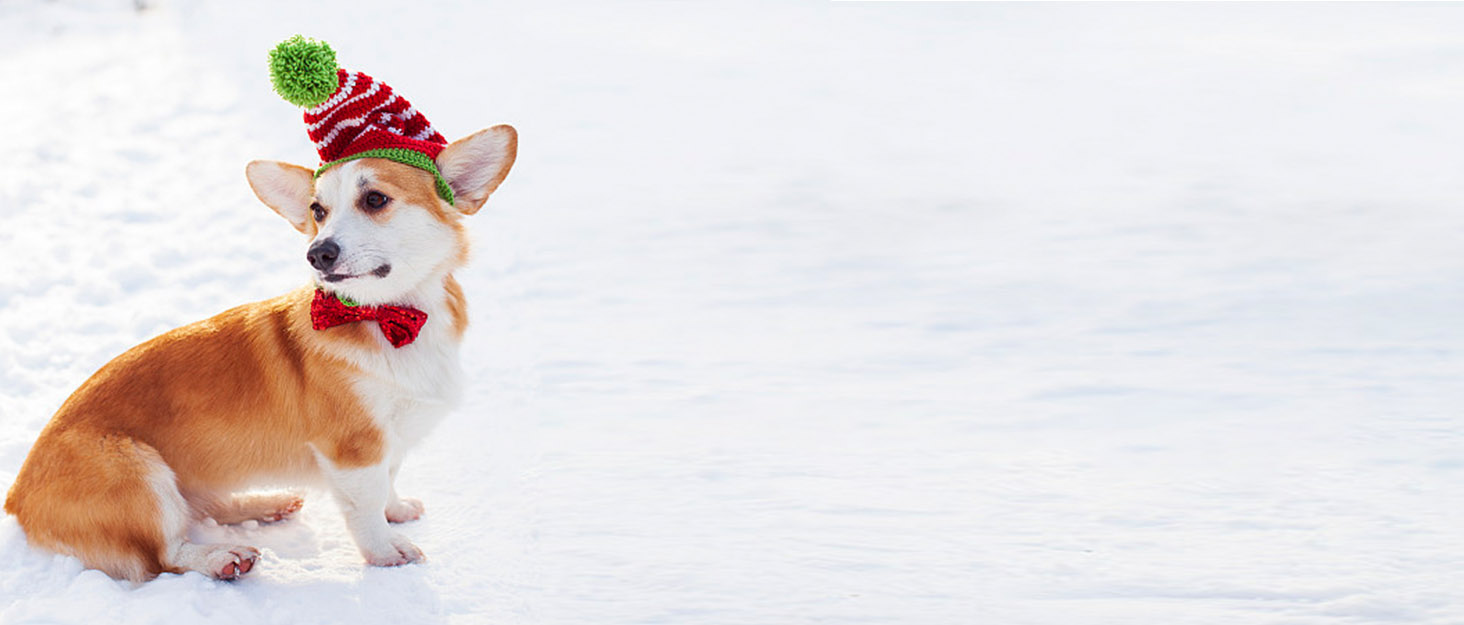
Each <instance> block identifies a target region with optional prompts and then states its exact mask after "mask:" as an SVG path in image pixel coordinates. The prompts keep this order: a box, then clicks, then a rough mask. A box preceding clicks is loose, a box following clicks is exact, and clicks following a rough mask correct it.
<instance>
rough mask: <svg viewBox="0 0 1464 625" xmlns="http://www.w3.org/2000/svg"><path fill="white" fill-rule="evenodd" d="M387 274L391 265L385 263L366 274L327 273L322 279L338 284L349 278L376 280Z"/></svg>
mask: <svg viewBox="0 0 1464 625" xmlns="http://www.w3.org/2000/svg"><path fill="white" fill-rule="evenodd" d="M389 273H391V265H390V264H387V263H382V264H381V266H380V267H377V268H375V269H372V270H371V271H368V272H366V273H358V274H349V273H328V274H325V275H324V276H322V277H323V278H324V279H325V281H326V282H340V281H342V280H350V279H351V278H365V277H367V276H375V277H377V278H385V277H386V275H387V274H389Z"/></svg>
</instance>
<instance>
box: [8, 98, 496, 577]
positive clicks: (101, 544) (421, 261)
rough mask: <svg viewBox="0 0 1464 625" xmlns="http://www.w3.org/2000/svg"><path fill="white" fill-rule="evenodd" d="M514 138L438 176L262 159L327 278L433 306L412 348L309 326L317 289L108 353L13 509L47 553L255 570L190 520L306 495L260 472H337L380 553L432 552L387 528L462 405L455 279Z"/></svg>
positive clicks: (28, 475)
mask: <svg viewBox="0 0 1464 625" xmlns="http://www.w3.org/2000/svg"><path fill="white" fill-rule="evenodd" d="M517 145H518V138H517V133H516V132H515V131H514V129H513V128H512V127H510V126H502V125H501V126H494V127H492V128H488V129H486V130H482V131H480V132H478V133H476V134H473V135H471V136H468V137H466V138H464V139H461V140H459V141H456V142H454V143H452V144H451V145H449V146H448V147H447V148H446V149H444V150H443V151H442V152H441V154H439V155H438V156H437V158H436V159H435V161H436V165H437V167H438V169H439V170H440V171H441V173H442V176H443V178H444V179H445V180H446V181H447V182H448V184H449V185H451V187H452V190H453V192H454V194H455V196H456V203H455V204H449V203H447V202H446V201H444V200H443V199H441V198H440V197H439V196H438V193H437V192H435V190H434V178H433V176H432V174H430V173H428V172H427V171H425V170H423V169H419V168H416V167H412V166H409V165H404V164H401V163H398V162H394V161H390V160H383V159H379V158H363V159H359V160H354V161H350V162H347V163H344V164H341V165H338V166H335V167H331V168H330V169H328V170H326V171H325V172H324V173H323V174H321V176H320V177H319V178H318V179H315V178H313V176H312V172H311V170H309V169H306V168H304V167H299V166H295V165H290V164H286V163H279V162H266V161H255V162H252V163H250V164H249V166H248V168H247V175H248V178H249V184H250V186H251V187H252V188H253V189H254V193H255V194H256V195H258V196H259V199H260V200H262V201H263V202H264V203H265V204H267V205H269V207H270V208H273V209H274V210H275V211H276V212H278V213H279V214H280V215H281V216H283V217H284V218H285V219H287V220H289V222H290V224H291V225H293V226H294V227H295V228H296V229H297V230H299V231H300V232H303V233H305V234H306V235H308V236H309V237H311V246H310V252H309V253H308V256H309V261H310V263H311V265H312V266H313V267H314V272H315V282H316V284H317V285H319V288H324V289H326V290H328V291H330V292H332V293H335V294H338V295H339V296H341V297H342V298H350V299H353V300H355V301H356V302H358V303H359V304H360V305H363V306H373V305H386V304H390V305H402V306H410V307H413V308H417V309H419V310H421V311H423V312H426V313H427V321H426V324H425V325H423V326H422V328H421V330H420V334H419V335H418V336H417V337H416V339H415V340H414V341H412V342H411V343H410V344H408V345H404V346H402V347H400V348H396V347H393V346H392V344H391V343H389V342H388V340H387V338H386V337H385V336H383V333H382V332H381V331H378V328H377V326H376V324H375V323H368V322H358V323H347V324H344V325H337V326H335V327H331V328H328V329H324V330H315V329H313V328H312V325H311V314H310V308H311V302H312V296H313V295H314V292H315V289H316V288H317V287H316V286H311V287H307V288H302V289H300V290H296V291H293V292H291V293H288V294H285V295H282V296H280V297H276V298H274V299H269V300H265V301H262V302H256V303H253V304H246V305H244V306H240V307H238V308H233V309H231V310H228V311H225V312H223V313H221V314H219V315H218V316H215V317H213V318H210V319H207V320H204V321H201V322H198V323H194V324H192V325H187V326H184V327H181V328H178V329H176V330H173V331H170V332H167V333H165V334H163V335H161V336H158V337H156V338H154V339H152V340H149V341H147V342H145V343H143V344H141V345H139V346H137V347H134V348H132V349H131V350H129V351H127V352H126V353H124V354H122V355H121V356H118V357H117V358H116V359H114V360H112V361H111V362H109V363H107V364H106V365H105V366H103V367H102V368H101V370H99V371H97V372H96V374H94V375H93V376H92V377H91V378H90V379H89V380H87V381H86V382H85V383H84V384H82V385H81V388H79V389H77V390H76V392H75V393H74V394H72V395H71V397H70V398H69V399H67V400H66V402H65V403H64V404H62V406H61V409H60V410H58V411H57V412H56V415H55V416H54V417H53V418H52V419H51V422H50V423H49V424H48V425H47V426H46V428H45V429H44V430H43V431H42V432H41V435H40V438H39V440H37V441H36V444H35V447H34V448H33V449H32V450H31V452H30V455H29V456H28V457H27V458H26V461H25V465H24V466H23V467H22V468H21V470H20V474H19V476H18V477H17V478H16V480H15V484H14V485H13V486H12V487H11V489H10V494H9V496H8V497H7V498H6V501H5V510H6V511H7V512H9V513H10V514H13V515H15V517H16V518H17V519H18V520H19V522H20V525H21V526H22V527H23V528H24V530H25V533H26V537H27V538H28V539H29V541H30V542H31V543H32V544H33V545H36V546H39V547H43V548H46V549H50V550H53V551H56V552H60V553H65V554H70V555H73V556H76V557H78V558H80V559H81V561H82V563H84V564H85V565H86V566H87V567H89V568H95V569H99V570H102V571H104V572H106V573H107V574H109V575H111V576H113V577H117V578H125V579H131V580H139V581H141V580H147V579H151V578H152V577H154V576H156V575H158V574H159V573H162V572H183V571H200V572H202V573H204V574H206V575H210V576H213V577H217V578H221V579H233V578H236V577H238V576H240V575H243V574H244V573H248V572H249V571H250V570H251V569H252V568H254V565H255V563H256V560H257V559H258V557H259V552H258V551H257V550H256V549H254V548H252V547H248V546H242V545H229V544H195V543H191V542H189V541H188V540H187V530H188V527H189V525H190V524H191V523H192V522H194V521H196V520H199V519H201V518H204V517H212V518H214V519H216V520H217V521H218V522H220V523H238V522H242V521H246V520H249V519H258V520H261V521H275V520H279V519H281V518H284V517H286V516H289V515H290V514H292V513H293V512H295V511H296V510H298V509H299V507H300V505H301V503H302V501H301V498H300V497H299V496H298V495H295V494H257V493H256V494H239V493H240V492H241V491H242V490H243V489H247V488H249V487H251V486H257V485H260V484H266V483H283V482H304V483H310V482H312V481H315V480H317V479H318V478H324V482H325V483H326V484H328V486H329V487H330V490H331V491H332V492H333V493H334V495H335V497H336V499H337V501H338V503H339V504H340V508H341V511H342V513H343V514H344V515H345V519H346V525H347V527H348V528H349V529H350V531H351V534H352V536H353V538H354V539H355V541H356V545H357V546H358V547H359V548H360V550H361V554H362V555H363V556H365V558H366V561H367V562H369V563H371V564H373V565H378V566H393V565H399V564H405V563H408V562H414V561H417V560H420V559H422V552H421V551H420V550H419V549H418V548H417V547H416V546H415V545H413V544H412V543H411V542H410V541H408V540H407V539H406V538H405V537H403V536H401V535H400V534H398V533H397V532H395V531H393V530H392V529H391V527H390V526H389V525H388V522H402V521H409V520H413V519H416V518H418V517H419V516H420V515H421V514H422V504H421V502H419V501H416V500H414V499H405V498H402V497H399V496H398V495H397V493H396V489H395V488H394V486H393V482H394V480H395V478H396V475H397V469H398V468H399V467H400V465H401V462H402V456H403V454H404V453H405V452H406V451H407V450H408V449H410V448H411V447H412V446H413V445H414V444H416V443H417V442H418V441H420V440H421V439H422V437H423V436H424V435H425V434H426V433H427V432H428V430H429V429H430V428H431V427H432V426H433V425H434V424H435V423H436V422H437V421H438V420H439V419H441V418H442V417H443V416H444V415H445V414H446V413H447V412H448V411H449V410H450V409H451V408H452V407H453V406H454V405H455V403H456V401H457V399H458V397H459V395H460V391H461V382H460V381H461V377H462V376H461V370H460V368H459V364H458V346H459V343H460V341H461V340H462V336H463V330H464V329H465V327H466V326H467V323H468V316H467V304H466V301H465V300H464V298H463V292H462V288H461V287H460V286H459V285H458V283H457V281H456V280H454V279H453V275H452V274H453V271H454V270H455V269H457V268H458V267H460V266H461V265H462V264H463V263H464V261H465V260H466V259H467V253H468V240H467V235H466V233H465V231H464V229H463V226H462V223H461V220H462V217H463V215H471V214H473V213H475V212H477V211H478V209H479V208H481V207H482V206H483V203H484V201H486V200H487V199H488V195H489V194H490V193H492V192H493V191H494V189H496V188H497V187H498V185H499V183H501V182H503V179H504V177H505V176H507V175H508V170H509V168H510V167H511V166H512V165H513V162H514V158H515V155H516V152H517Z"/></svg>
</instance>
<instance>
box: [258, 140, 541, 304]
mask: <svg viewBox="0 0 1464 625" xmlns="http://www.w3.org/2000/svg"><path fill="white" fill-rule="evenodd" d="M517 150H518V133H516V132H515V131H514V129H513V127H512V126H494V127H492V128H488V129H486V130H481V131H479V132H477V133H475V134H472V135H469V136H468V137H465V138H463V139H459V140H457V141H455V142H453V143H452V144H451V145H449V146H447V148H445V149H443V150H442V153H441V154H438V155H437V159H436V164H437V169H438V170H439V171H440V172H441V173H442V177H443V179H444V180H446V181H447V183H448V185H449V186H451V187H452V191H453V195H454V198H455V204H448V203H447V202H446V201H445V200H443V199H442V198H441V197H439V196H438V194H437V191H436V186H435V184H436V181H435V179H434V178H433V176H432V174H431V173H428V172H427V171H426V170H423V169H419V168H417V167H413V166H411V165H405V164H402V163H398V162H396V161H390V160H386V159H380V158H363V159H358V160H354V161H348V162H345V163H342V164H339V165H336V166H333V167H331V168H330V169H327V170H325V172H324V173H322V174H321V175H320V177H319V178H315V177H314V173H313V172H312V171H311V170H309V169H306V168H304V167H300V166H298V165H291V164H289V163H281V162H277V161H254V162H252V163H249V166H248V167H247V168H246V169H245V174H246V175H247V176H248V178H249V186H250V187H252V188H253V189H254V194H255V195H257V196H259V199H260V201H262V202H264V203H265V204H266V205H268V206H269V207H270V208H272V209H274V210H275V212H277V213H279V214H280V216H282V217H284V218H285V219H286V220H289V222H290V224H291V225H293V226H295V229H296V230H299V231H300V232H303V233H305V234H306V235H308V236H309V237H310V245H309V247H308V248H307V251H306V254H305V257H306V258H305V260H306V262H308V263H310V266H311V268H312V269H313V270H314V272H315V280H316V282H317V283H318V284H320V285H321V286H323V287H325V288H327V289H328V290H330V291H332V292H335V293H337V294H339V295H342V296H344V297H348V298H350V299H353V300H355V301H357V302H360V303H362V304H383V303H391V302H393V301H397V300H399V299H400V298H402V297H403V296H405V295H407V294H409V293H411V292H413V291H414V290H416V289H417V288H418V287H419V286H421V285H422V284H423V283H424V282H425V281H426V280H429V279H432V278H434V277H436V278H440V277H441V276H443V275H445V274H446V273H447V272H450V271H451V270H452V269H454V268H456V267H457V266H459V265H461V264H462V263H463V262H464V261H465V260H466V257H467V235H466V234H465V233H464V231H463V227H462V224H461V223H460V220H461V219H462V217H463V215H471V214H473V213H476V212H478V209H479V208H482V206H483V202H485V201H487V200H488V195H489V194H491V193H493V190H494V189H497V188H498V185H499V183H501V182H503V179H504V177H505V176H507V175H508V170H509V168H510V167H512V166H513V161H514V157H515V156H516V154H517Z"/></svg>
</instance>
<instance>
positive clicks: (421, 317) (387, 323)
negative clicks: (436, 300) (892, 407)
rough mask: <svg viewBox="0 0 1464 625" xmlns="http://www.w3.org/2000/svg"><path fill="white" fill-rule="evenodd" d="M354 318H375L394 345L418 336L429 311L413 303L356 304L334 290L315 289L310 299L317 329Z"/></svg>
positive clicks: (313, 319) (413, 339)
mask: <svg viewBox="0 0 1464 625" xmlns="http://www.w3.org/2000/svg"><path fill="white" fill-rule="evenodd" d="M354 321H375V322H376V324H377V326H379V327H380V328H381V334H382V336H385V337H386V340H387V341H390V342H391V346H392V347H401V346H403V345H407V344H409V343H411V342H412V341H415V340H417V333H418V332H420V331H421V330H422V326H423V325H424V324H426V323H427V313H425V312H422V311H420V310H417V309H416V308H412V307H410V306H356V305H350V304H346V303H345V302H342V301H341V300H340V298H338V297H336V295H335V294H334V293H326V292H325V291H322V290H320V289H315V299H313V300H311V302H310V326H311V327H313V328H315V329H316V330H324V329H326V328H331V327H335V326H338V325H341V324H345V323H351V322H354Z"/></svg>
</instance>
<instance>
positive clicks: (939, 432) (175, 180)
mask: <svg viewBox="0 0 1464 625" xmlns="http://www.w3.org/2000/svg"><path fill="white" fill-rule="evenodd" d="M151 4H152V6H151V7H150V8H149V9H147V10H145V11H143V12H141V13H139V12H136V11H134V10H133V9H132V5H131V4H129V3H125V2H83V3H79V2H54V3H52V2H33V1H30V0H16V1H11V2H5V3H3V4H0V93H3V97H0V120H4V124H3V130H0V146H3V149H0V268H3V270H0V484H8V483H9V482H10V480H11V479H13V477H14V475H15V472H16V471H17V470H18V469H19V467H20V464H21V462H22V460H23V458H24V455H25V453H26V451H27V450H28V448H29V445H30V443H31V442H32V441H33V440H34V438H35V435H36V434H37V432H39V430H40V428H41V427H42V425H43V424H44V423H45V421H46V420H47V419H48V418H49V415H50V413H51V412H52V411H54V410H55V408H56V407H57V406H58V405H59V404H60V402H61V401H62V400H63V399H64V398H65V397H66V396H67V394H69V393H70V392H71V391H72V390H73V389H74V388H75V387H76V386H77V385H78V384H80V383H81V381H82V380H84V379H85V378H86V376H87V375H89V374H90V373H91V372H92V371H94V370H95V369H96V368H97V367H99V366H100V365H101V364H103V363H104V362H106V361H107V360H108V359H110V358H111V357H112V356H114V355H116V354H118V353H120V352H121V351H122V350H124V349H126V348H127V347H129V346H131V345H134V344H136V343H138V342H140V341H142V340H143V339H146V338H148V337H150V336H152V335H154V334H156V333H158V332H161V331H163V330H165V329H168V328H171V327H174V326H176V325H180V324H183V323H187V322H189V321H193V320H196V319H200V318H203V317H206V316H208V315H211V314H214V313H216V312H218V311H221V310H223V309H225V308H228V307H231V306H234V305H236V304H239V303H242V302H245V301H251V300H254V299H261V298H265V297H269V296H272V295H274V294H277V293H279V292H282V291H284V290H286V289H289V288H292V287H294V286H297V285H299V284H301V283H302V282H303V281H304V280H306V279H307V278H306V275H307V274H306V267H305V264H304V261H303V258H302V257H303V251H304V242H303V241H301V240H300V239H299V236H298V235H297V234H296V233H295V232H294V231H293V230H292V229H291V228H290V227H289V226H288V225H287V224H285V223H284V222H283V221H282V220H280V219H279V218H278V217H277V216H275V215H274V214H273V213H272V212H271V211H269V210H268V209H267V208H265V207H264V206H262V205H260V204H259V203H258V202H257V201H256V200H254V198H253V196H252V195H251V194H250V192H249V189H248V187H247V185H246V184H245V182H244V177H243V166H244V163H246V162H248V161H249V160H251V159H256V158H272V159H284V160H291V161H294V162H299V163H303V164H307V165H314V164H315V158H316V157H315V154H314V153H313V151H312V150H311V147H310V144H309V142H308V141H307V140H306V137H305V134H304V132H303V127H302V124H301V123H300V120H299V113H298V111H297V110H295V109H293V108H292V107H291V106H290V105H288V104H286V103H284V102H283V101H282V100H280V99H279V98H277V97H276V96H275V95H274V94H273V93H272V92H271V91H270V89H269V85H268V78H267V72H266V67H265V53H266V51H267V50H268V49H269V48H270V47H271V46H272V45H273V44H274V43H275V42H277V41H279V40H281V39H284V38H285V37H287V36H289V35H292V34H295V33H297V32H298V33H304V34H307V35H310V36H314V37H318V38H322V39H325V40H327V41H329V42H331V43H332V44H333V45H334V46H335V48H336V50H337V51H338V55H339V58H340V59H341V62H342V64H343V66H345V67H347V68H349V69H353V70H360V71H365V72H367V73H369V74H371V75H373V76H376V77H378V78H381V79H383V80H385V81H387V82H388V83H390V84H391V85H392V86H393V87H394V88H395V89H397V90H398V91H400V92H401V93H403V94H404V95H405V96H406V97H408V98H409V99H411V101H412V102H413V103H414V104H415V105H416V106H417V108H419V109H420V110H422V111H423V112H424V113H426V115H427V116H428V117H429V118H430V119H431V120H432V122H433V123H434V125H436V126H437V127H438V128H440V129H442V130H443V131H444V133H445V134H447V135H449V137H450V138H456V137H459V136H462V135H465V134H468V133H470V132H472V131H474V130H477V129H478V128H481V127H485V126H488V125H491V124H495V123H501V122H507V123H512V124H514V125H515V126H516V127H517V128H518V129H519V131H520V133H521V148H520V154H519V160H518V163H517V165H516V167H515V169H514V171H513V173H512V174H510V176H509V178H508V181H507V182H506V183H505V184H504V186H503V187H502V188H501V189H500V191H499V193H498V194H496V195H495V197H494V198H493V199H492V200H491V201H490V202H489V204H488V207H487V208H486V209H485V210H484V211H483V212H482V213H480V214H479V215H477V216H475V217H473V218H472V220H471V221H470V223H469V225H470V227H471V228H472V230H473V236H474V240H475V245H476V250H475V259H474V261H473V264H472V265H471V266H470V267H469V268H468V269H467V270H466V271H465V272H464V273H463V274H462V275H461V276H460V278H461V279H462V281H463V283H464V284H465V286H466V288H467V291H468V293H469V298H470V301H471V303H472V306H473V309H472V321H473V327H472V329H471V330H470V331H469V334H468V338H467V341H468V349H467V350H466V356H465V361H466V366H467V368H468V371H469V377H470V379H471V389H470V391H469V393H468V398H467V401H466V403H465V405H464V406H463V408H462V409H460V410H459V411H457V413H456V414H454V415H453V416H451V417H449V419H448V420H447V421H446V422H445V423H444V425H443V426H442V427H441V428H440V430H439V431H438V432H437V433H436V434H435V435H434V436H433V437H432V438H430V439H429V440H428V441H427V442H426V443H425V444H424V446H423V448H421V449H419V450H418V451H417V452H416V453H415V454H414V455H413V456H410V457H409V458H408V461H407V464H406V466H405V468H404V470H403V474H402V479H401V487H402V488H401V490H402V491H403V492H404V494H407V495H414V496H418V497H421V498H422V499H423V500H425V502H426V504H427V514H426V516H425V518H424V519H423V520H422V521H419V522H417V523H414V524H411V525H408V526H406V527H405V532H406V533H407V534H409V535H410V536H411V537H412V539H413V540H414V541H415V542H416V543H417V544H418V545H420V546H421V547H422V548H423V549H424V550H425V551H426V552H427V554H428V557H429V558H430V561H429V563H427V564H426V565H423V566H411V567H405V568H401V569H393V570H381V569H367V568H365V567H364V566H363V565H362V564H361V562H360V559H359V557H358V556H357V554H356V553H355V551H354V548H353V547H352V546H351V543H350V540H349V538H348V537H347V535H346V534H345V532H344V529H343V527H342V526H341V523H340V521H339V519H338V515H337V513H336V511H335V509H334V505H333V504H332V503H331V502H330V501H329V499H328V498H326V497H324V496H321V495H319V494H316V495H315V496H314V497H312V498H311V499H310V500H309V501H308V502H307V505H306V509H305V510H304V511H303V513H302V515H301V517H300V518H298V519H297V520H293V521H289V522H286V523H281V524H277V525H273V526H267V527H262V528H253V529H249V528H217V527H202V528H200V529H199V530H198V532H199V533H200V534H203V535H204V536H217V537H222V536H226V535H232V539H234V540H240V541H246V542H249V543H251V544H257V545H259V546H261V547H263V548H264V549H265V551H266V556H265V559H264V561H263V562H262V563H261V566H260V568H259V570H258V571H257V572H256V574H253V575H252V576H251V577H250V578H249V579H248V580H246V581H243V582H239V583H234V584H227V583H218V582H214V581H211V580H207V579H205V578H203V577H202V576H200V575H197V574H189V575H185V576H164V577H163V578H160V579H159V580H157V581H154V582H151V583H149V584H147V585H145V586H143V587H142V588H138V589H132V588H129V587H128V586H126V585H124V584H120V583H117V582H114V581H112V580H110V579H109V578H106V577H105V576H103V575H101V574H100V573H97V572H94V571H82V570H81V569H80V566H79V564H78V563H77V562H76V561H75V560H73V559H69V558H64V557H59V556H50V555H47V554H42V553H39V552H36V551H33V550H31V549H30V548H29V547H27V546H26V545H25V543H24V539H23V537H22V535H21V533H20V531H19V528H18V527H17V526H16V525H15V523H14V521H13V519H9V518H6V519H4V520H3V521H0V623H7V624H9V623H86V622H126V623H164V622H167V623H173V622H185V621H194V620H196V621H199V622H203V621H205V620H206V621H208V622H214V623H232V622H240V623H245V622H247V623H311V624H321V623H353V624H363V623H403V622H409V623H482V622H493V623H590V622H593V623H606V624H609V623H671V624H677V625H683V624H692V623H706V624H715V625H732V624H739V623H765V624H774V625H791V624H795V623H856V622H870V623H912V624H916V623H918V624H935V623H992V624H998V623H999V624H1025V623H1033V624H1037V623H1040V624H1054V625H1071V624H1078V623H1083V624H1086V623H1158V622H1163V623H1170V624H1181V623H1216V624H1227V625H1229V624H1234V623H1306V624H1311V623H1339V624H1340V623H1359V622H1395V621H1396V622H1409V623H1457V622H1459V621H1460V619H1464V591H1461V590H1460V587H1459V585H1458V584H1457V580H1458V579H1459V572H1460V571H1461V570H1464V540H1461V532H1460V527H1461V519H1464V496H1461V484H1464V479H1461V478H1464V452H1461V450H1460V448H1461V444H1464V435H1461V433H1464V425H1461V422H1460V417H1459V414H1458V412H1459V410H1458V409H1459V407H1460V405H1461V399H1464V397H1461V395H1464V393H1461V385H1460V384H1459V383H1458V380H1459V379H1460V374H1461V373H1464V371H1461V360H1460V358H1461V349H1464V335H1461V332H1460V329H1459V328H1460V324H1459V321H1458V319H1459V316H1460V315H1459V313H1460V310H1461V306H1464V286H1461V285H1464V281H1461V278H1464V255H1461V254H1460V251H1459V250H1460V247H1461V245H1460V242H1461V241H1464V211H1461V210H1460V202H1461V197H1464V175H1461V174H1464V121H1461V120H1464V115H1461V112H1464V38H1461V35H1460V33H1461V32H1464V7H1459V6H1453V5H1431V4H1430V5H1319V4H1310V3H1306V4H1301V5H1270V4H1236V5H1192V4H1183V5H1077V6H1072V5H1047V4H1036V5H1000V4H985V3H973V4H965V3H933V4H924V3H922V4H907V3H832V4H823V3H775V2H766V3H738V4H699V3H698V4H684V3H652V2H643V3H642V2H638V3H585V4H561V3H553V4H552V5H550V4H548V3H539V4H527V3H526V4H516V5H498V4H490V3H480V2H466V1H464V2H457V3H403V2H383V1H379V0H367V1H355V2H329V3H311V5H310V6H308V7H299V6H295V5H296V4H297V3H294V2H285V1H281V0H267V1H261V2H232V3H207V4H205V3H201V2H199V3H189V2H182V1H178V0H159V1H157V2H154V3H151ZM419 4H420V5H421V6H418V5H419Z"/></svg>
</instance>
